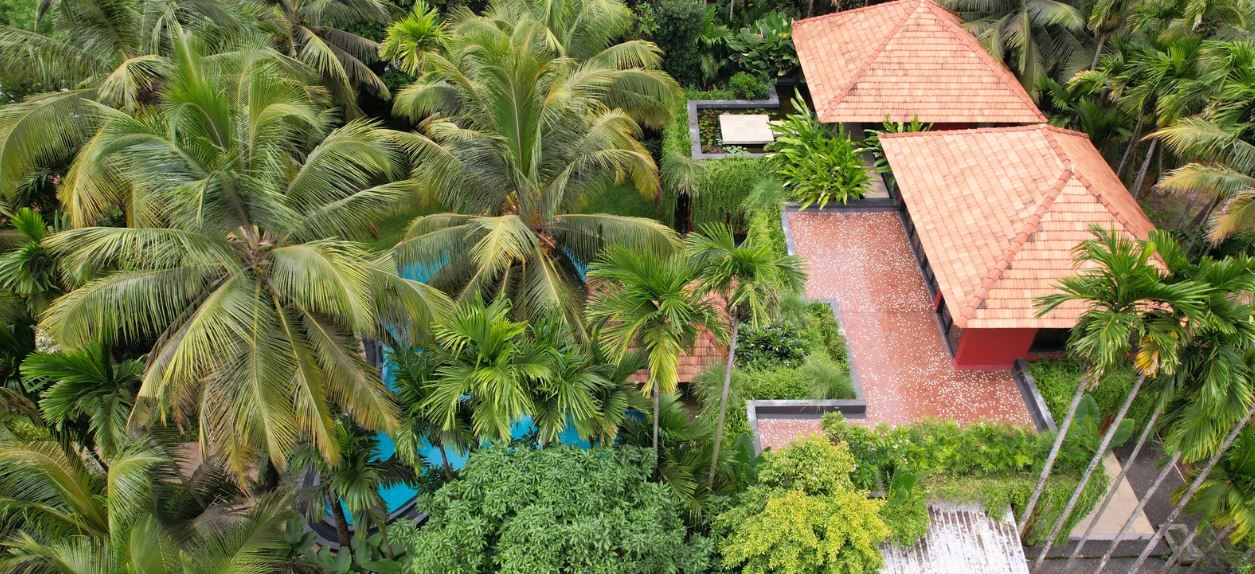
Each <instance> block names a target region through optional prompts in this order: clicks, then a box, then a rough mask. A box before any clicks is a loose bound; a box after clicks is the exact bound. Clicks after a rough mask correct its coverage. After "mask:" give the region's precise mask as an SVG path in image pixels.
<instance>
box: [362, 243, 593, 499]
mask: <svg viewBox="0 0 1255 574" xmlns="http://www.w3.org/2000/svg"><path fill="white" fill-rule="evenodd" d="M576 267H577V269H578V272H579V274H580V276H581V277H582V276H583V275H584V273H585V272H586V270H587V266H586V265H582V264H578V263H577V265H576ZM438 268H439V266H438V265H437V266H420V265H411V266H408V267H406V268H405V269H404V270H403V271H402V274H403V275H405V277H406V278H407V279H410V280H413V281H423V282H425V281H427V279H428V278H430V277H431V274H432V273H434V272H435V271H436V270H437V269H438ZM384 356H385V357H386V356H387V354H386V353H385V355H384ZM383 377H384V382H386V383H387V385H388V388H389V389H391V388H393V373H392V372H391V369H390V368H389V365H388V364H387V363H386V362H385V363H384V365H383ZM535 427H536V425H535V424H533V423H532V419H531V418H530V417H523V418H522V419H520V420H519V421H518V422H516V423H514V425H513V426H512V427H511V428H510V435H511V436H512V437H513V438H515V439H520V438H523V437H525V436H527V435H528V434H530V433H531V432H532V431H533V430H535ZM377 439H378V442H379V447H378V454H377V457H378V458H381V459H386V458H388V457H391V456H392V455H393V453H395V452H396V449H397V445H396V441H394V440H392V437H390V436H388V434H387V433H382V432H381V433H379V435H378V436H377ZM558 442H560V443H562V444H567V445H574V446H578V447H580V448H589V447H590V444H589V442H588V441H587V440H584V439H582V438H580V436H579V433H578V432H576V430H575V428H574V427H572V426H570V425H568V426H567V428H566V429H565V430H563V431H562V433H561V434H560V435H559V436H558ZM419 454H420V455H422V457H423V460H424V461H426V462H427V464H428V465H430V466H431V467H432V468H436V469H439V468H441V467H442V466H443V462H442V461H441V458H440V450H439V449H437V448H436V447H435V446H433V445H432V444H431V443H430V442H428V441H427V439H423V446H422V448H420V449H419ZM445 454H446V456H447V457H448V459H449V465H450V466H452V467H453V469H454V470H460V469H461V468H462V467H463V466H465V465H466V458H467V457H466V455H465V454H461V455H459V454H458V453H456V452H454V451H453V450H452V449H445ZM379 494H380V495H382V496H383V499H384V502H386V503H387V505H388V512H394V511H396V510H397V509H399V508H401V507H402V506H405V504H406V503H408V502H409V501H411V500H413V499H414V497H415V496H418V490H417V489H415V488H414V487H412V486H408V485H398V486H393V487H389V488H384V489H381V490H380V491H379ZM345 515H346V516H348V517H349V519H350V521H351V520H352V517H351V516H349V513H348V512H347V509H346V512H345Z"/></svg>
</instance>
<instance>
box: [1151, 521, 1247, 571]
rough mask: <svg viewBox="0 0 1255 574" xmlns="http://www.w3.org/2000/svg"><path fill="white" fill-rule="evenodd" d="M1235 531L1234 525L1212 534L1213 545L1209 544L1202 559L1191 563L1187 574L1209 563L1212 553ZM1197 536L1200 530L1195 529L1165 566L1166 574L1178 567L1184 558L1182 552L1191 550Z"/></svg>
mask: <svg viewBox="0 0 1255 574" xmlns="http://www.w3.org/2000/svg"><path fill="white" fill-rule="evenodd" d="M1233 529H1234V526H1233V525H1229V526H1226V527H1224V528H1222V529H1220V531H1219V532H1214V533H1212V534H1213V536H1212V541H1211V544H1208V545H1207V550H1204V551H1203V555H1202V557H1200V558H1199V559H1198V560H1195V561H1194V562H1192V563H1190V567H1189V569H1187V570H1186V571H1185V574H1190V573H1191V572H1194V570H1196V569H1197V568H1198V565H1199V564H1202V563H1203V562H1206V561H1207V557H1208V556H1210V555H1211V553H1212V552H1215V551H1216V548H1217V547H1218V546H1220V544H1221V543H1222V541H1224V539H1225V538H1228V537H1229V534H1230V533H1232V532H1233ZM1196 535H1198V529H1197V528H1195V529H1194V530H1193V531H1191V532H1190V535H1189V536H1188V537H1186V539H1185V543H1184V544H1182V545H1181V548H1180V549H1179V550H1178V551H1177V552H1174V553H1173V554H1172V558H1171V559H1169V560H1168V564H1167V565H1165V566H1164V569H1163V570H1164V572H1171V571H1172V567H1173V566H1176V565H1177V562H1178V561H1179V560H1180V559H1181V558H1182V554H1183V552H1182V551H1183V550H1185V549H1186V548H1189V547H1190V543H1191V542H1194V537H1195V536H1196Z"/></svg>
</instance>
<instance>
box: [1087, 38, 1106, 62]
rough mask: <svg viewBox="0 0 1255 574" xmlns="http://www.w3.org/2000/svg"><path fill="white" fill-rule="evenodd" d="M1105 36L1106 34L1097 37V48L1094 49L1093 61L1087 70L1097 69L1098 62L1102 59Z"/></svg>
mask: <svg viewBox="0 0 1255 574" xmlns="http://www.w3.org/2000/svg"><path fill="white" fill-rule="evenodd" d="M1107 36H1108V34H1103V35H1101V36H1099V37H1098V47H1096V48H1094V60H1093V61H1091V62H1090V63H1089V69H1091V70H1092V69H1094V68H1097V67H1098V60H1099V58H1102V48H1103V45H1104V44H1106V43H1107Z"/></svg>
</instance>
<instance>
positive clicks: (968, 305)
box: [960, 142, 1076, 324]
mask: <svg viewBox="0 0 1255 574" xmlns="http://www.w3.org/2000/svg"><path fill="white" fill-rule="evenodd" d="M1051 143H1052V144H1053V142H1051ZM1065 162H1066V163H1065V164H1064V168H1063V171H1062V172H1060V173H1059V177H1058V178H1057V179H1056V180H1055V181H1054V183H1052V184H1051V185H1050V187H1049V188H1048V189H1047V190H1046V193H1045V194H1044V195H1043V197H1042V200H1041V203H1039V204H1038V205H1037V209H1036V210H1034V211H1033V214H1032V215H1030V216H1029V217H1028V219H1026V220H1024V225H1023V227H1022V228H1021V229H1020V232H1019V233H1017V234H1015V237H1013V238H1012V239H1011V244H1010V245H1009V246H1008V247H1007V248H1006V249H1005V250H1003V252H1002V257H1001V258H999V259H998V262H997V264H996V265H994V266H993V267H992V268H990V270H989V273H987V274H986V275H985V277H984V278H983V279H981V282H980V287H978V288H977V289H976V292H975V293H972V295H971V296H970V297H968V298H967V301H964V302H963V307H962V308H961V309H960V312H961V313H962V316H963V322H964V323H965V324H966V323H967V319H968V318H970V317H969V313H970V314H975V313H976V310H977V309H980V307H981V305H984V304H985V300H986V299H987V298H988V297H989V291H990V289H992V288H993V286H994V285H997V284H998V282H999V281H1001V280H1002V274H1003V273H1005V272H1006V270H1007V269H1009V268H1010V267H1011V262H1012V261H1013V260H1014V259H1015V256H1016V255H1018V254H1019V252H1020V249H1021V248H1023V247H1024V244H1025V243H1028V238H1029V237H1031V236H1032V235H1033V234H1034V233H1037V231H1039V230H1040V229H1041V221H1042V219H1043V218H1045V216H1046V213H1048V212H1049V211H1050V208H1051V207H1053V206H1054V204H1055V199H1057V198H1058V197H1059V194H1060V193H1062V191H1063V188H1064V187H1067V185H1068V181H1070V180H1071V179H1072V178H1074V177H1076V173H1075V172H1074V171H1073V170H1072V163H1071V162H1070V161H1066V160H1065Z"/></svg>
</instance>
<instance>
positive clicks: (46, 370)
mask: <svg viewBox="0 0 1255 574" xmlns="http://www.w3.org/2000/svg"><path fill="white" fill-rule="evenodd" d="M143 373H144V362H143V361H142V360H139V359H127V360H124V361H121V362H116V363H115V362H114V361H113V360H112V358H111V357H110V356H109V349H108V347H107V346H106V345H105V344H104V343H102V342H99V341H96V342H91V343H88V344H87V345H85V346H83V347H82V348H79V349H62V350H59V351H55V352H38V353H33V354H31V355H30V356H29V357H27V358H26V360H25V361H23V362H22V378H23V379H24V380H25V381H26V384H27V386H28V388H30V389H32V390H35V391H36V392H38V393H39V394H40V397H41V398H40V399H39V408H40V410H41V411H42V413H43V418H44V420H45V421H47V422H48V424H49V426H50V427H52V428H53V429H54V430H57V431H58V432H61V433H66V435H67V437H68V438H72V439H73V440H74V441H75V442H77V443H78V446H80V447H81V448H82V449H83V450H85V451H86V452H88V453H90V454H91V455H92V456H96V448H97V447H99V449H100V455H99V456H100V457H102V458H103V459H108V458H110V457H112V455H113V453H115V452H117V450H118V448H119V447H120V446H121V445H122V444H124V443H125V442H126V437H127V429H126V420H127V417H129V416H130V414H131V408H132V406H133V405H134V404H135V392H136V390H138V388H139V380H140V377H141V376H142V375H143ZM102 458H98V459H97V460H99V461H101V464H102V465H103V464H104V463H103V460H102Z"/></svg>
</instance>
